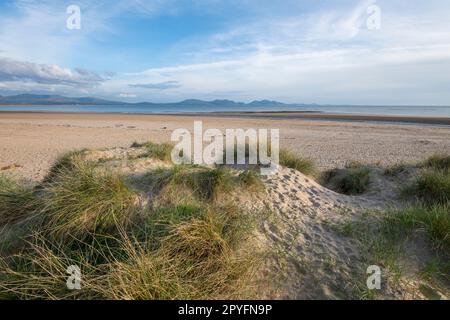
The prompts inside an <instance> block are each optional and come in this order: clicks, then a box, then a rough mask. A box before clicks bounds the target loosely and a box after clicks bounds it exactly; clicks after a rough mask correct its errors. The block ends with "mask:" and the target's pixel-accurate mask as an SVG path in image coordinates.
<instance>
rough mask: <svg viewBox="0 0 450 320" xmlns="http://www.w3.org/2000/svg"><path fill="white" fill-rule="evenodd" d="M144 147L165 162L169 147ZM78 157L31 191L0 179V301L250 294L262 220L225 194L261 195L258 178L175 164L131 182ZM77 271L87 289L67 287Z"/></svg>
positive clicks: (60, 165) (64, 162)
mask: <svg viewBox="0 0 450 320" xmlns="http://www.w3.org/2000/svg"><path fill="white" fill-rule="evenodd" d="M145 147H146V148H147V152H148V154H149V156H153V157H155V158H158V159H160V160H164V159H166V156H167V146H165V145H164V146H156V145H154V144H146V145H145ZM81 154H82V152H74V153H70V154H68V155H66V156H64V157H62V158H61V159H59V160H58V161H57V162H56V164H55V165H54V167H53V168H52V169H51V170H50V173H49V175H48V176H47V177H46V178H45V179H44V180H43V181H42V182H41V183H40V184H38V185H36V186H33V187H25V186H20V185H18V184H16V183H14V182H12V181H10V180H7V179H6V178H1V179H0V230H1V232H0V243H1V244H2V245H1V247H0V298H4V299H16V298H25V299H68V298H77V299H78V298H86V299H231V298H249V297H252V296H253V294H254V290H253V285H252V283H249V282H250V281H251V280H252V279H253V278H254V277H253V276H252V274H253V273H254V272H255V270H256V266H257V265H258V263H260V260H261V256H260V254H259V253H258V250H257V249H256V248H255V247H254V246H253V247H252V248H251V250H250V246H249V245H250V244H251V243H252V234H253V232H254V228H255V216H254V215H252V214H251V213H250V212H247V211H246V210H245V209H244V208H242V207H239V206H237V205H235V204H234V203H233V202H232V201H229V199H226V197H222V198H220V199H219V197H218V195H219V193H220V192H219V191H224V190H231V189H233V190H242V191H240V193H241V194H242V193H244V194H245V193H246V192H250V191H247V189H248V190H253V191H251V192H262V191H263V187H262V186H263V185H262V183H261V181H260V179H259V176H258V175H257V174H256V173H254V172H246V171H243V172H241V173H240V174H236V173H235V172H232V171H231V170H230V169H227V168H222V167H218V168H204V167H194V166H176V167H172V168H168V169H154V170H149V171H148V172H146V173H145V174H144V175H142V176H140V177H138V178H134V179H132V178H130V177H127V176H124V175H122V174H121V173H120V172H117V171H114V170H111V169H106V168H104V167H103V166H98V165H97V164H96V163H93V162H90V161H86V160H85V159H83V157H82V156H81ZM253 187H254V188H253ZM149 194H151V197H150V198H149V196H148V195H149ZM71 265H75V266H78V267H79V268H80V270H81V284H82V289H81V290H69V289H68V288H67V287H66V279H67V277H68V276H69V274H67V273H66V269H67V267H68V266H71Z"/></svg>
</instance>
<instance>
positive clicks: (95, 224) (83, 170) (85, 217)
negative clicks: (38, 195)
mask: <svg viewBox="0 0 450 320" xmlns="http://www.w3.org/2000/svg"><path fill="white" fill-rule="evenodd" d="M52 180H53V181H52V182H49V183H47V184H45V185H44V186H43V189H42V194H43V196H42V200H43V203H44V206H43V208H41V212H42V214H43V216H44V218H45V226H46V229H48V231H49V232H50V233H51V234H52V235H53V236H55V237H56V238H58V239H63V238H64V239H67V237H68V235H70V236H72V237H81V236H82V235H83V234H85V233H87V232H101V231H105V230H109V229H110V228H112V227H113V226H114V225H115V224H116V223H117V222H120V223H124V224H125V222H126V221H128V220H129V219H130V216H131V215H132V213H133V210H135V208H134V202H135V199H136V196H135V194H134V193H133V192H132V191H131V190H130V189H129V188H128V187H127V186H126V184H125V182H124V181H123V179H122V178H121V176H120V175H118V174H116V173H112V172H106V171H99V170H96V169H95V168H94V167H93V166H92V165H90V164H88V163H82V162H77V163H75V164H73V167H71V168H70V169H67V170H62V171H60V172H59V173H58V174H57V175H56V176H54V177H53V178H52Z"/></svg>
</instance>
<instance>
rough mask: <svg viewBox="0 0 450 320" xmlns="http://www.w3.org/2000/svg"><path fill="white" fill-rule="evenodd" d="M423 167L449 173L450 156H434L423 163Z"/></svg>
mask: <svg viewBox="0 0 450 320" xmlns="http://www.w3.org/2000/svg"><path fill="white" fill-rule="evenodd" d="M423 166H424V167H426V168H433V169H438V170H444V171H447V172H448V171H449V170H450V155H443V154H436V155H433V156H431V157H429V158H428V159H427V160H426V161H425V162H424V163H423Z"/></svg>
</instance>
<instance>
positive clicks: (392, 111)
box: [0, 105, 450, 117]
mask: <svg viewBox="0 0 450 320" xmlns="http://www.w3.org/2000/svg"><path fill="white" fill-rule="evenodd" d="M2 110H5V111H46V112H96V113H110V112H112V113H188V112H225V111H234V112H236V111H247V112H248V111H320V112H325V113H342V114H367V115H402V116H428V117H450V107H388V106H382V107H378V106H311V107H281V108H274V107H267V108H263V107H245V108H242V107H208V108H205V107H204V106H198V107H196V106H176V107H171V106H151V107H150V106H129V105H113V106H93V105H83V106H75V105H60V106H27V105H24V106H0V111H2ZM0 117H1V115H0Z"/></svg>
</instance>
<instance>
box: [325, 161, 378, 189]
mask: <svg viewBox="0 0 450 320" xmlns="http://www.w3.org/2000/svg"><path fill="white" fill-rule="evenodd" d="M327 180H328V181H327V182H328V183H329V184H330V186H331V187H332V188H333V189H334V190H336V191H337V192H340V193H344V194H348V195H359V194H362V193H364V192H366V191H367V189H368V188H369V184H370V169H369V168H367V167H356V168H349V169H342V170H336V171H331V172H329V173H328V177H327Z"/></svg>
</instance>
